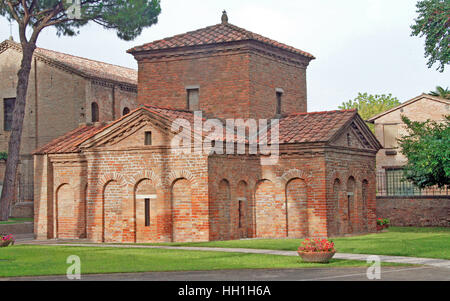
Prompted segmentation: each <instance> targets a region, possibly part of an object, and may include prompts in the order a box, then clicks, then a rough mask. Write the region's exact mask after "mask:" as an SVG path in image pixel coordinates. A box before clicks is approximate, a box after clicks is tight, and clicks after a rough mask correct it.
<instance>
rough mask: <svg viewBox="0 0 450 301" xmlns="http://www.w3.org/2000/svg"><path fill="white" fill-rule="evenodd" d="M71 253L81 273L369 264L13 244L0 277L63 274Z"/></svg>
mask: <svg viewBox="0 0 450 301" xmlns="http://www.w3.org/2000/svg"><path fill="white" fill-rule="evenodd" d="M70 255H77V256H79V257H80V259H81V273H82V274H103V273H132V272H151V271H194V270H197V271H200V270H225V269H271V268H277V269H283V268H317V267H322V268H323V267H327V268H328V267H364V266H368V265H367V264H366V263H365V262H361V261H350V260H336V259H332V260H331V261H330V263H329V264H327V265H324V264H312V263H303V262H302V261H301V259H300V258H299V257H292V256H277V255H265V254H243V253H225V252H206V251H184V250H164V249H132V248H104V247H70V246H67V247H65V246H36V245H16V246H12V247H7V248H0V277H14V276H38V275H65V274H66V270H67V268H68V267H69V266H70V265H69V264H67V263H66V260H67V257H68V256H70ZM385 266H401V265H398V264H385Z"/></svg>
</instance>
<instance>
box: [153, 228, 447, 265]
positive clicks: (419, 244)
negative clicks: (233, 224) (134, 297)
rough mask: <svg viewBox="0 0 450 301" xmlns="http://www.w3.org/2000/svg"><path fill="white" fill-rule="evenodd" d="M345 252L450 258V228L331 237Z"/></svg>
mask: <svg viewBox="0 0 450 301" xmlns="http://www.w3.org/2000/svg"><path fill="white" fill-rule="evenodd" d="M331 240H332V241H334V242H335V245H336V249H337V251H338V252H341V253H355V254H376V255H397V256H410V257H425V258H441V259H450V228H415V227H391V228H389V230H388V232H385V233H374V234H368V235H361V236H353V237H338V238H333V239H331ZM300 243H301V240H299V239H253V240H234V241H212V242H200V243H167V244H154V245H170V246H195V247H222V248H248V249H269V250H284V251H295V250H297V248H298V246H299V245H300Z"/></svg>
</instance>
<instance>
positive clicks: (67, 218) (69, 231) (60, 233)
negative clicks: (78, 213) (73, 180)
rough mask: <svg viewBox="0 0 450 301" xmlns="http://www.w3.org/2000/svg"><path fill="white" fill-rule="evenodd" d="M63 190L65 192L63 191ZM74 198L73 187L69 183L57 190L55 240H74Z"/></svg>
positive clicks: (59, 186) (59, 185) (61, 185)
mask: <svg viewBox="0 0 450 301" xmlns="http://www.w3.org/2000/svg"><path fill="white" fill-rule="evenodd" d="M63 188H64V191H62V190H63ZM74 197H75V195H74V193H73V190H72V186H71V185H70V184H69V183H67V182H63V183H60V184H58V186H57V188H56V190H55V211H54V212H55V217H54V218H55V227H56V228H55V238H74V237H73V234H74V233H73V230H74V229H73V226H74V225H73V222H74V218H73V215H72V213H73V208H74V203H75V202H74V200H75V199H74Z"/></svg>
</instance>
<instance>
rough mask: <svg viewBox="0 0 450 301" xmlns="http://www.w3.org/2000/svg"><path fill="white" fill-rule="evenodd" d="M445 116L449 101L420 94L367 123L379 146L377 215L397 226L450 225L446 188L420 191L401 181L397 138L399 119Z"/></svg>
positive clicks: (402, 127) (400, 133)
mask: <svg viewBox="0 0 450 301" xmlns="http://www.w3.org/2000/svg"><path fill="white" fill-rule="evenodd" d="M449 114H450V101H449V100H447V99H443V98H439V97H434V96H431V95H428V94H422V95H420V96H417V97H415V98H413V99H411V100H408V101H406V102H404V103H403V104H401V105H399V106H397V107H395V108H392V109H390V110H387V111H386V112H383V113H381V114H378V115H376V116H374V117H372V118H370V119H369V120H368V121H369V122H371V123H374V124H375V136H376V137H377V139H378V140H379V141H380V143H381V145H382V146H383V148H382V149H381V150H380V151H379V152H378V153H377V212H378V213H377V215H378V216H383V217H389V218H391V220H392V223H393V224H394V225H399V226H413V225H414V226H450V197H449V192H448V189H446V188H444V189H438V188H429V189H423V190H421V189H419V188H417V187H416V186H414V185H413V184H412V183H410V182H408V181H404V180H403V169H402V167H403V166H404V165H405V164H406V162H407V159H406V158H405V156H403V154H402V153H401V152H400V150H399V148H398V139H399V138H401V137H402V136H403V135H405V134H406V125H405V124H404V123H403V121H402V120H401V116H406V117H408V118H409V119H411V120H412V121H422V122H423V121H426V120H434V121H437V122H439V121H443V120H444V116H445V115H449Z"/></svg>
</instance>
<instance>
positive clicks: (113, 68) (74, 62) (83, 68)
mask: <svg viewBox="0 0 450 301" xmlns="http://www.w3.org/2000/svg"><path fill="white" fill-rule="evenodd" d="M0 46H1V47H0V53H1V52H2V49H6V48H8V47H12V48H15V49H16V50H18V51H22V47H21V45H20V44H19V43H16V42H14V41H11V40H6V41H4V42H2V43H1V44H0ZM35 56H38V57H40V58H42V59H44V60H45V59H47V60H49V61H52V62H54V63H55V64H57V65H60V66H61V67H65V68H68V69H70V70H72V71H74V72H75V73H79V74H80V75H82V76H86V77H90V78H98V79H104V80H109V81H115V82H120V83H126V84H130V85H137V77H138V73H137V71H136V70H134V69H130V68H126V67H121V66H117V65H112V64H108V63H104V62H99V61H94V60H90V59H87V58H82V57H78V56H74V55H70V54H65V53H61V52H56V51H53V50H48V49H44V48H39V47H38V48H36V50H35Z"/></svg>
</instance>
